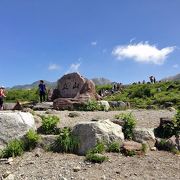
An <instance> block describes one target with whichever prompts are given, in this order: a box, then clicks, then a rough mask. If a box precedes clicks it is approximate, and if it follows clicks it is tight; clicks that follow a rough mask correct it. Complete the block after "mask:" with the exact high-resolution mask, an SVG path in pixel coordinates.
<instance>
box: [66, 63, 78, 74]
mask: <svg viewBox="0 0 180 180" xmlns="http://www.w3.org/2000/svg"><path fill="white" fill-rule="evenodd" d="M80 65H81V63H75V64H71V65H70V67H69V69H68V70H67V72H66V74H68V73H72V72H79V67H80Z"/></svg>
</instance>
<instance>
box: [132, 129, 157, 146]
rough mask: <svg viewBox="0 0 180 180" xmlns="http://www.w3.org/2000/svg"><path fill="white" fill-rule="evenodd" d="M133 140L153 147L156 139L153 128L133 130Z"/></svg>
mask: <svg viewBox="0 0 180 180" xmlns="http://www.w3.org/2000/svg"><path fill="white" fill-rule="evenodd" d="M133 140H134V141H136V142H139V143H145V144H147V145H148V146H149V148H152V147H154V146H155V143H156V138H155V135H154V129H153V128H137V127H136V128H134V130H133Z"/></svg>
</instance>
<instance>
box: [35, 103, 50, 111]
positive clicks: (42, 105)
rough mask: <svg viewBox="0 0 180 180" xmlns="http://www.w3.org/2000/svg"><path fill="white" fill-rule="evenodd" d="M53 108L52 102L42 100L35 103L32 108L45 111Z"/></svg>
mask: <svg viewBox="0 0 180 180" xmlns="http://www.w3.org/2000/svg"><path fill="white" fill-rule="evenodd" d="M52 108H53V102H42V103H37V104H36V105H35V106H33V110H40V111H46V110H49V109H52Z"/></svg>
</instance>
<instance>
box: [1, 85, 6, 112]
mask: <svg viewBox="0 0 180 180" xmlns="http://www.w3.org/2000/svg"><path fill="white" fill-rule="evenodd" d="M4 89H5V87H4V86H1V87H0V110H3V102H4V98H5V97H6V95H5V92H4Z"/></svg>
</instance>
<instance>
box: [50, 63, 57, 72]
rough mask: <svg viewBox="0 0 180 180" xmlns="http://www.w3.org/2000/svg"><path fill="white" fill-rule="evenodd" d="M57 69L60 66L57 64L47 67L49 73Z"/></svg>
mask: <svg viewBox="0 0 180 180" xmlns="http://www.w3.org/2000/svg"><path fill="white" fill-rule="evenodd" d="M58 69H60V66H59V65H57V64H50V65H49V67H48V70H49V71H55V70H58Z"/></svg>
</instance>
